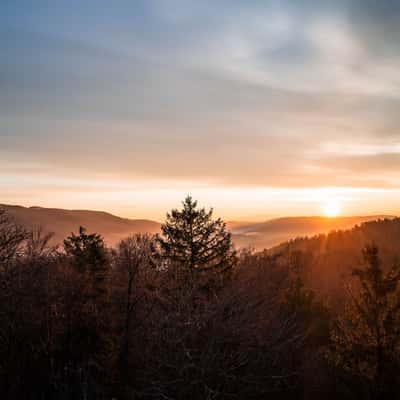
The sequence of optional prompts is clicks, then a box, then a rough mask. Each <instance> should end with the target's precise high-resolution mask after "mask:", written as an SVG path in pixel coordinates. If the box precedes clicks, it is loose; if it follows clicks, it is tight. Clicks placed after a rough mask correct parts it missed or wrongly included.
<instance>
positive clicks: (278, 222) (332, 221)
mask: <svg viewBox="0 0 400 400" xmlns="http://www.w3.org/2000/svg"><path fill="white" fill-rule="evenodd" d="M384 218H393V217H390V216H383V215H376V216H361V217H337V218H326V217H287V218H277V219H272V220H269V221H265V222H260V223H244V224H238V223H236V224H235V225H234V226H231V227H230V229H231V232H232V234H233V237H234V240H235V243H236V245H237V246H239V247H246V246H249V245H250V246H252V247H253V248H254V249H255V250H262V249H267V248H270V247H273V246H276V245H277V244H279V243H282V242H286V241H287V240H290V239H292V238H297V237H305V236H314V235H317V234H321V233H328V232H330V231H336V230H343V229H350V228H352V227H353V226H355V225H359V224H362V223H363V222H367V221H371V220H377V219H384ZM228 226H229V224H228Z"/></svg>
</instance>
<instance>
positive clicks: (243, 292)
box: [0, 197, 400, 400]
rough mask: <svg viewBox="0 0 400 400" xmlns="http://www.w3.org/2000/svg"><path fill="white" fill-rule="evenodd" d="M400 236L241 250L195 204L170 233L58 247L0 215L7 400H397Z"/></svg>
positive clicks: (372, 231)
mask: <svg viewBox="0 0 400 400" xmlns="http://www.w3.org/2000/svg"><path fill="white" fill-rule="evenodd" d="M399 232H400V220H399V219H391V220H389V219H383V220H379V221H376V222H367V223H364V224H362V225H360V226H357V227H355V228H353V229H352V230H348V231H335V232H331V233H329V234H327V235H319V236H316V237H313V238H303V239H301V238H298V239H295V240H293V241H290V242H287V243H284V244H282V245H280V246H278V247H275V248H273V249H269V250H265V251H262V252H254V251H251V250H250V249H248V250H238V249H235V247H234V245H233V243H232V237H231V234H230V233H229V231H228V229H227V226H226V224H225V222H224V221H222V220H221V219H219V218H215V217H214V215H213V210H206V209H204V208H201V207H200V206H199V205H198V204H197V202H196V201H195V200H193V199H192V198H191V197H187V198H186V199H185V200H184V201H183V203H182V206H181V207H180V208H178V209H174V210H172V211H171V212H170V213H168V214H167V216H166V220H165V222H164V223H163V224H162V226H161V233H160V234H158V235H150V234H134V235H131V236H129V237H127V238H126V239H124V240H122V241H120V242H119V244H118V245H117V246H115V247H113V248H109V247H107V245H106V243H105V242H104V240H103V237H102V236H101V235H99V234H98V233H96V232H89V231H87V230H86V229H85V228H84V227H81V228H79V229H78V230H77V231H76V232H74V233H71V234H70V235H69V236H68V237H66V238H65V240H64V242H63V245H62V246H61V247H54V246H53V245H52V244H51V243H52V242H51V235H50V234H48V233H46V232H43V231H41V230H36V231H29V230H27V229H26V228H23V227H21V226H20V225H18V224H17V223H16V222H15V221H14V220H13V219H12V218H11V217H10V216H9V215H7V213H6V212H5V211H4V210H3V211H0V284H1V291H0V397H1V398H2V399H35V400H36V399H38V400H39V399H40V400H47V399H82V400H83V399H85V400H91V399H188V398H191V399H210V400H211V399H267V398H268V399H269V398H284V399H320V398H321V397H322V396H323V397H324V398H326V399H387V398H389V399H390V398H392V399H395V398H398V397H399V394H398V393H399V392H400V381H399V377H398V369H399V367H400V364H399V363H400V353H399V351H400V347H399V346H400V292H399V290H400V288H399V283H400V264H399V263H398V261H397V257H398V256H399V255H400V246H399V244H398V238H399Z"/></svg>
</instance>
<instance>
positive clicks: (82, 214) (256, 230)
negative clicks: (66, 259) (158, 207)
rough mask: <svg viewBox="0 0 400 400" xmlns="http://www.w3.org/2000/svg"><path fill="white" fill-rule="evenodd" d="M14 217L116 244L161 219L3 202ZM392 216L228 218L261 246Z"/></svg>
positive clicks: (57, 237) (57, 239)
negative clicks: (83, 230) (94, 235)
mask: <svg viewBox="0 0 400 400" xmlns="http://www.w3.org/2000/svg"><path fill="white" fill-rule="evenodd" d="M0 207H1V208H4V209H5V210H6V211H7V213H8V214H9V215H10V216H12V217H13V218H15V220H16V221H17V222H18V223H19V224H21V225H23V226H25V227H27V228H33V229H37V228H39V227H41V228H42V229H43V230H45V231H46V232H53V233H54V238H53V241H54V243H62V241H63V239H64V238H65V237H67V236H68V235H70V234H71V232H77V231H78V229H79V226H84V227H85V228H87V229H88V231H89V232H98V233H100V234H101V235H102V236H103V237H104V239H105V241H106V242H107V243H108V244H109V245H111V246H113V245H115V244H116V243H117V242H118V241H119V240H121V239H123V238H125V237H127V236H128V235H130V234H133V233H138V232H142V233H157V232H159V229H160V222H157V221H152V220H147V219H129V218H121V217H117V216H115V215H112V214H109V213H107V212H102V211H90V210H64V209H56V208H43V207H22V206H14V205H0ZM383 218H391V217H390V216H383V215H375V216H355V217H337V218H326V217H287V218H278V219H272V220H269V221H264V222H237V221H235V222H233V221H232V222H228V223H227V225H228V228H229V229H230V230H231V232H232V235H233V240H234V242H235V244H236V246H238V247H249V246H250V247H252V248H254V249H255V250H262V249H264V248H270V247H272V246H276V245H278V244H280V243H282V242H285V241H287V240H290V239H293V238H296V237H305V236H313V235H317V234H321V233H327V232H330V231H336V230H343V229H350V228H352V227H354V226H355V225H358V224H361V223H363V222H366V221H371V220H376V219H383Z"/></svg>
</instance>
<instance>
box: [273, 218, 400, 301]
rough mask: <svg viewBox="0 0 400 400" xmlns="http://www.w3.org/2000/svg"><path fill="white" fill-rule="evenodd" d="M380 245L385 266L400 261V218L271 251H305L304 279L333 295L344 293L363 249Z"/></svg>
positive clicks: (379, 221) (369, 224)
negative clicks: (345, 279)
mask: <svg viewBox="0 0 400 400" xmlns="http://www.w3.org/2000/svg"><path fill="white" fill-rule="evenodd" d="M372 243H374V244H376V245H377V246H378V247H379V251H380V255H381V258H382V261H383V263H384V265H385V267H386V268H388V267H390V266H392V265H393V263H395V262H398V260H400V218H391V219H388V218H385V219H380V220H377V221H369V222H365V223H363V224H361V225H357V226H355V227H354V228H352V229H349V230H340V231H332V232H330V233H328V234H322V235H317V236H314V237H309V238H298V239H294V240H290V241H287V242H285V243H282V244H280V245H279V246H276V247H274V248H272V249H270V250H269V252H271V253H275V254H277V253H279V254H283V255H289V254H291V253H293V252H294V251H301V252H303V253H304V254H305V260H306V267H305V271H304V278H305V280H306V281H307V283H308V284H309V285H310V286H312V287H313V288H314V289H316V290H318V291H322V292H323V293H325V294H328V295H330V297H332V298H334V297H337V296H336V294H337V293H340V292H342V289H343V283H344V281H343V278H344V277H346V276H348V275H349V274H350V272H351V268H352V267H357V266H359V265H360V263H361V260H362V256H361V252H362V249H363V248H364V247H365V246H366V245H367V244H372Z"/></svg>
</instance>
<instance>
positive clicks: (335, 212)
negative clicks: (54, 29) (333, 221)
mask: <svg viewBox="0 0 400 400" xmlns="http://www.w3.org/2000/svg"><path fill="white" fill-rule="evenodd" d="M323 210H324V214H325V216H326V217H329V218H335V217H338V216H339V215H340V214H341V212H342V207H341V205H340V202H339V200H338V199H329V200H327V201H326V202H325V203H324V204H323Z"/></svg>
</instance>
